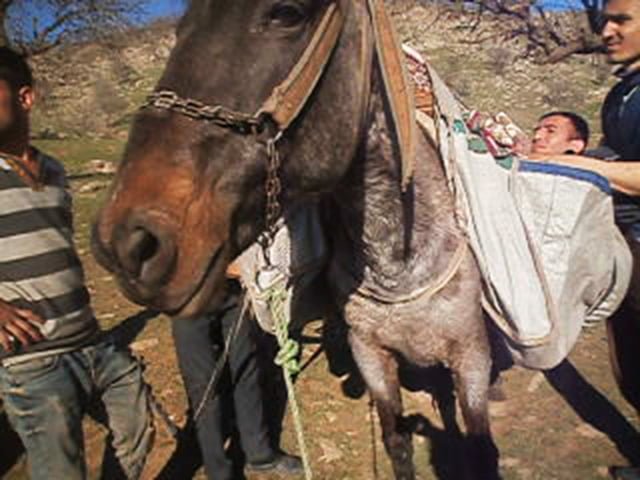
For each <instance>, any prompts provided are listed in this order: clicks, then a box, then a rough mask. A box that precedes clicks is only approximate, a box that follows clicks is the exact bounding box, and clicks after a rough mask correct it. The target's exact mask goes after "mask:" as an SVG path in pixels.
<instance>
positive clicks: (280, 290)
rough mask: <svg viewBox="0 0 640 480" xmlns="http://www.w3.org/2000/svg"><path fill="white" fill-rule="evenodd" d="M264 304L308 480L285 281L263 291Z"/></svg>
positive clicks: (295, 347)
mask: <svg viewBox="0 0 640 480" xmlns="http://www.w3.org/2000/svg"><path fill="white" fill-rule="evenodd" d="M265 293H266V297H267V304H268V305H269V310H270V311H271V315H272V317H273V323H274V333H275V337H276V340H277V341H278V346H279V347H280V349H279V351H278V353H277V355H276V358H275V364H276V365H278V366H279V367H280V368H282V373H283V376H284V381H285V385H286V387H287V395H288V396H289V403H290V405H291V416H292V419H293V425H294V428H295V431H296V438H297V441H298V447H299V449H300V457H301V458H302V465H303V467H304V478H305V480H312V478H313V472H312V471H311V465H310V462H309V453H308V451H307V445H306V441H305V438H304V429H303V426H302V414H301V411H300V407H299V405H298V401H297V398H296V393H295V387H294V384H293V377H294V375H297V374H298V373H300V370H301V367H300V362H299V360H298V357H299V353H300V343H299V342H297V341H296V340H294V339H293V338H291V337H290V336H289V326H290V323H291V315H290V314H289V311H288V309H287V299H288V298H287V296H288V295H289V294H288V292H287V290H286V282H281V283H277V284H275V285H273V286H271V287H269V289H268V290H267V291H266V292H265Z"/></svg>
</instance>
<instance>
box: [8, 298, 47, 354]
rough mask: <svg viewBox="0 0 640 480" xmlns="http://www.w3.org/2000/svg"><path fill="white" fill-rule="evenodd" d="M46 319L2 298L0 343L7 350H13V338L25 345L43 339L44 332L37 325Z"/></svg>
mask: <svg viewBox="0 0 640 480" xmlns="http://www.w3.org/2000/svg"><path fill="white" fill-rule="evenodd" d="M43 323H44V320H43V319H42V318H41V317H40V316H38V315H36V314H35V313H33V312H32V311H31V310H27V309H23V308H17V307H14V306H12V305H10V304H8V303H6V302H3V301H1V300H0V345H2V348H4V350H5V352H12V351H13V345H12V343H13V339H17V340H18V341H19V342H20V343H21V344H22V345H23V346H24V347H27V346H29V345H31V344H32V343H35V342H39V341H40V340H42V338H43V337H42V333H40V331H39V330H38V329H37V328H36V326H35V325H42V324H43Z"/></svg>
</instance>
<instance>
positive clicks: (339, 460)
mask: <svg viewBox="0 0 640 480" xmlns="http://www.w3.org/2000/svg"><path fill="white" fill-rule="evenodd" d="M85 182H86V181H85ZM78 187H79V185H74V188H75V189H76V190H77V189H78ZM100 196H101V194H100V193H95V192H92V193H78V194H77V196H76V217H77V219H76V229H77V232H78V233H77V243H78V248H79V250H80V253H81V255H82V258H83V260H84V264H85V268H86V271H87V277H88V282H89V287H90V289H91V291H92V293H93V302H94V307H95V310H96V313H97V316H98V318H99V321H100V323H101V324H102V326H103V327H104V328H105V329H117V331H118V332H119V335H120V336H121V338H124V339H126V340H128V341H130V343H131V346H132V348H133V349H134V350H135V352H136V353H137V354H138V355H140V356H141V357H142V358H143V359H144V361H145V363H146V365H147V369H146V378H147V380H148V381H149V383H150V384H151V385H152V387H153V391H154V394H155V397H156V398H157V400H158V402H159V403H160V404H161V405H162V406H163V408H164V409H165V410H166V412H167V413H168V415H169V416H170V418H171V419H172V420H173V421H174V422H176V423H177V424H178V425H179V426H182V425H184V422H185V408H186V404H185V396H184V393H183V387H182V383H181V380H180V377H179V374H178V371H177V366H176V358H175V353H174V349H173V345H172V342H171V337H170V330H169V322H168V319H167V318H165V317H163V316H156V315H155V314H153V313H151V312H147V311H145V310H142V309H141V308H140V307H137V306H135V305H132V304H131V303H129V302H128V301H127V300H126V299H124V297H122V295H120V293H119V292H118V290H117V288H116V285H115V284H114V282H113V279H112V277H111V276H110V275H108V274H107V273H106V272H105V271H103V270H101V269H100V268H99V267H97V265H96V264H95V262H94V260H93V258H92V257H91V256H90V254H89V251H88V232H89V228H88V227H89V222H90V219H91V218H92V216H93V214H94V213H95V209H96V206H97V205H98V204H99V200H100ZM323 328H324V327H323V324H322V323H321V322H315V323H312V324H310V325H308V326H307V327H306V329H305V331H304V335H303V340H304V352H303V363H304V365H305V368H304V371H303V372H302V374H301V375H300V376H299V377H298V378H297V381H296V390H297V394H298V399H299V402H300V404H301V408H302V415H303V420H304V426H305V435H306V439H307V443H308V448H309V451H310V457H311V464H312V468H313V472H314V478H316V479H321V480H339V479H340V480H368V479H375V478H378V479H389V478H391V474H390V466H389V462H388V460H387V458H386V456H385V454H384V451H383V447H382V443H381V441H380V438H379V437H380V431H379V427H378V425H377V424H376V423H375V422H372V421H371V420H372V418H371V414H370V408H369V402H368V396H367V395H366V393H364V390H363V388H362V382H361V381H360V379H359V377H358V375H357V374H356V373H355V372H354V370H353V365H352V364H351V362H350V357H349V355H348V352H347V350H346V349H345V345H344V341H343V338H342V330H341V329H340V328H332V329H331V330H330V331H325V332H323ZM327 353H328V354H329V355H327ZM416 373H418V374H417V375H416ZM410 377H411V378H409V380H410V381H409V382H408V383H409V384H410V387H411V388H410V389H407V390H405V391H404V399H405V405H406V414H407V416H409V418H410V420H411V422H410V424H411V425H412V426H413V427H414V431H415V434H414V437H413V441H414V449H415V456H414V458H415V462H416V465H417V470H418V472H419V478H420V479H422V480H431V479H440V480H445V479H447V480H448V479H454V478H456V476H457V473H456V472H458V471H459V466H460V465H461V462H463V461H464V459H463V458H462V455H461V454H460V448H459V441H458V439H457V436H456V434H455V432H451V431H445V430H444V427H443V424H442V420H441V418H440V415H439V413H438V411H437V410H436V409H435V408H434V405H433V401H432V398H431V396H430V395H429V394H428V393H425V392H423V391H420V389H421V388H422V385H420V383H422V382H421V380H422V379H423V378H427V377H429V374H423V373H422V372H412V375H411V376H410ZM416 379H418V380H420V381H416ZM503 388H504V391H505V392H506V396H507V399H506V401H503V402H493V403H492V404H491V420H492V428H493V432H494V435H495V439H496V442H497V444H498V447H499V450H500V469H501V473H502V476H503V478H504V479H505V480H536V479H540V480H542V479H544V480H552V479H558V480H588V479H594V480H595V479H601V478H607V467H608V466H610V465H627V464H629V463H630V462H640V437H639V435H638V428H639V423H638V418H637V417H636V416H635V414H634V413H633V412H632V411H631V409H630V408H629V407H628V406H627V405H626V403H625V402H624V400H623V399H622V398H621V397H620V395H619V393H618V391H617V389H616V387H615V384H614V382H613V379H612V376H611V373H610V368H609V362H608V352H607V343H606V334H605V330H604V327H603V326H598V327H596V328H593V329H590V330H587V331H585V332H584V335H583V336H582V338H581V340H580V342H579V344H578V346H577V347H576V349H575V351H574V353H573V354H572V355H571V358H570V360H569V361H568V362H566V363H565V364H563V365H562V366H561V367H559V368H558V369H556V370H555V371H554V372H553V373H552V374H551V375H549V376H548V377H545V376H544V375H542V374H541V373H536V372H531V371H526V370H523V369H519V368H514V369H511V370H510V371H508V372H506V373H505V374H504V375H503ZM412 390H415V391H412ZM280 392H282V390H280ZM276 393H278V392H276ZM269 402H271V403H270V404H269V406H271V407H274V408H275V407H276V405H275V403H273V402H275V400H274V399H273V398H269ZM374 417H375V416H374ZM374 420H375V418H374ZM274 423H276V424H277V423H279V421H278V419H277V418H276V417H274ZM458 423H459V425H461V426H462V421H461V420H460V419H459V420H458ZM85 432H86V452H87V461H88V465H89V470H90V472H91V478H98V477H99V471H100V465H101V463H102V458H103V450H104V437H105V430H104V429H103V428H102V427H100V426H98V425H97V424H96V423H94V422H93V421H92V420H87V421H86V429H85ZM0 439H1V440H0V441H1V442H2V447H1V448H0V478H4V479H7V480H16V479H21V478H27V475H26V473H25V459H24V456H23V455H21V454H20V451H19V448H18V444H17V443H16V441H15V438H14V437H13V436H12V435H11V433H10V431H9V429H8V428H7V426H6V422H5V419H4V416H1V415H0ZM281 444H282V446H283V448H284V449H285V450H287V451H291V452H296V451H298V447H297V446H296V443H295V436H294V433H293V427H292V424H291V419H290V417H289V414H288V413H287V415H286V416H285V419H284V423H283V433H282V442H281ZM193 452H194V448H193V445H192V444H191V443H189V441H184V442H182V441H181V442H178V443H177V442H176V441H175V440H174V438H173V437H172V436H171V435H170V434H169V432H168V430H167V429H166V428H165V427H164V426H163V424H162V422H161V421H160V420H158V438H157V442H156V446H155V449H154V451H153V453H152V455H151V458H150V459H149V465H148V468H147V471H146V473H145V478H148V479H152V478H163V479H171V480H173V479H176V480H182V479H189V478H197V479H201V478H204V475H203V473H202V469H201V468H199V465H198V462H197V458H195V459H194V458H193ZM258 478H265V479H267V480H269V479H271V478H276V477H269V476H260V477H259V476H255V477H250V479H249V480H254V479H258ZM54 480H57V479H54Z"/></svg>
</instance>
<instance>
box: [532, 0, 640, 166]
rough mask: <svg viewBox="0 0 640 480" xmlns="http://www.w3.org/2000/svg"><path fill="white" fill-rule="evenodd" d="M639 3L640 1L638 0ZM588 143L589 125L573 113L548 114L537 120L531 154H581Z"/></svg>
mask: <svg viewBox="0 0 640 480" xmlns="http://www.w3.org/2000/svg"><path fill="white" fill-rule="evenodd" d="M639 1H640V0H639ZM588 143H589V125H588V124H587V122H586V120H585V119H584V118H582V117H581V116H580V115H578V114H576V113H573V112H550V113H547V114H545V115H543V116H542V117H540V119H539V120H538V124H537V125H536V128H535V129H534V134H533V142H532V147H531V153H537V154H542V155H562V154H565V153H578V154H580V153H583V152H584V151H585V149H586V148H587V144H588Z"/></svg>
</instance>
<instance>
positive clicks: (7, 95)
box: [0, 47, 35, 143]
mask: <svg viewBox="0 0 640 480" xmlns="http://www.w3.org/2000/svg"><path fill="white" fill-rule="evenodd" d="M34 100H35V95H34V91H33V76H32V74H31V69H30V68H29V65H28V64H27V62H26V61H25V59H24V57H22V56H21V55H19V54H18V53H16V52H14V51H13V50H11V49H10V48H7V47H0V143H2V142H4V141H5V140H6V137H7V135H15V134H16V133H18V134H20V133H21V131H24V130H25V129H27V130H28V123H29V112H30V111H31V108H32V107H33V103H34Z"/></svg>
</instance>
